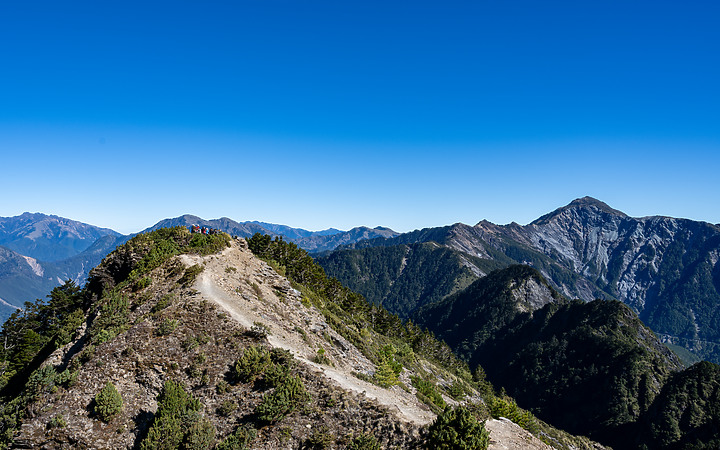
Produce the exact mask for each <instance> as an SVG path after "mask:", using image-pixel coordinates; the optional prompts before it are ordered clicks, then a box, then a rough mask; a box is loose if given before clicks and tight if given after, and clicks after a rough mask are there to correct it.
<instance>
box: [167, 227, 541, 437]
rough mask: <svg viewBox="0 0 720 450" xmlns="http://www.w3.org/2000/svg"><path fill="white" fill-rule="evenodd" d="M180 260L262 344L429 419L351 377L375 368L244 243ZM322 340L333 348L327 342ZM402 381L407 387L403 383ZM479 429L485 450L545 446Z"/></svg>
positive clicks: (419, 407) (494, 423)
mask: <svg viewBox="0 0 720 450" xmlns="http://www.w3.org/2000/svg"><path fill="white" fill-rule="evenodd" d="M181 259H182V260H183V262H184V263H185V264H186V265H192V264H202V265H204V266H205V270H203V272H202V273H201V274H200V275H199V276H198V279H197V280H196V282H195V285H194V288H195V289H196V290H197V291H198V292H199V295H200V296H201V297H202V298H204V299H206V300H207V301H210V302H213V303H215V304H217V305H219V306H220V307H221V308H222V309H223V310H224V311H226V312H227V313H228V314H229V316H230V317H232V318H233V319H234V320H236V321H238V322H239V323H240V324H241V325H243V326H244V327H247V328H250V327H252V326H253V324H254V323H256V322H261V323H263V324H264V325H265V326H266V327H267V328H268V329H269V330H270V335H268V341H269V342H270V344H271V345H273V346H274V347H280V348H283V349H286V350H289V351H290V352H292V353H293V355H294V356H295V357H296V358H297V359H298V360H300V361H301V362H302V363H303V364H306V365H307V366H309V367H311V368H312V369H313V370H315V371H317V372H320V373H322V374H324V375H325V377H327V378H328V379H330V380H332V381H333V382H334V383H335V384H337V385H338V386H340V387H341V388H343V389H345V390H348V391H354V392H356V393H362V394H365V396H367V397H368V398H371V399H374V400H376V401H377V402H378V403H380V404H382V405H385V406H387V407H388V408H389V409H390V410H391V411H395V413H396V414H397V415H398V417H400V418H401V419H403V420H405V421H407V422H411V423H415V424H417V425H425V424H429V423H431V422H432V421H433V420H434V419H435V414H433V413H432V412H431V411H430V410H429V408H428V407H427V406H426V405H424V404H422V403H421V402H420V401H419V400H417V397H415V395H412V394H410V393H408V392H405V391H403V390H402V389H401V388H399V387H397V386H394V387H393V388H391V389H383V388H381V387H379V386H376V385H374V384H371V383H368V382H365V381H363V380H360V379H358V378H357V377H355V376H354V375H353V372H359V373H364V374H366V375H370V374H372V373H373V372H374V371H375V366H374V365H373V364H372V362H370V361H369V360H368V359H367V358H366V357H365V356H363V355H362V353H360V351H359V350H358V349H357V348H356V347H355V346H354V345H352V344H351V343H350V342H348V341H347V340H346V339H345V338H343V337H342V336H340V335H339V334H338V333H336V332H335V331H333V330H332V328H330V326H329V325H328V324H327V323H326V322H325V319H324V317H323V316H322V314H320V313H319V312H318V311H317V310H316V309H315V308H308V307H305V306H304V305H303V304H302V303H301V302H300V299H301V298H302V295H301V294H300V292H298V291H296V290H295V289H293V288H292V286H290V283H289V282H288V280H287V279H286V278H284V277H282V276H280V275H278V274H277V273H276V272H275V271H274V270H273V269H272V268H271V267H270V266H269V265H268V264H267V263H265V262H264V261H262V260H260V259H258V258H256V257H255V256H254V255H253V254H252V253H251V252H250V251H249V250H248V249H247V247H246V244H245V241H244V240H236V241H233V243H232V246H231V247H230V248H228V249H226V250H224V251H223V253H222V255H221V256H217V255H215V256H208V257H198V256H189V255H182V256H181ZM328 337H329V338H330V340H332V342H333V343H334V345H331V344H329V342H328ZM319 348H324V349H325V350H326V355H327V356H328V357H329V358H330V360H331V361H332V362H333V365H334V367H330V366H327V365H320V364H316V363H315V362H313V361H312V359H313V357H314V356H315V355H316V352H317V349H319ZM405 376H406V377H407V375H405ZM404 381H406V384H407V385H410V382H409V380H404ZM485 426H486V428H487V429H488V431H489V432H490V446H489V447H488V448H490V449H491V450H506V449H536V450H545V449H550V448H551V447H549V446H548V445H546V444H545V443H543V442H542V441H540V440H539V439H538V438H536V437H535V436H533V435H531V434H530V433H528V432H527V431H525V430H523V429H522V428H520V427H519V426H518V425H516V424H514V423H512V422H511V421H509V420H507V419H501V420H493V419H490V420H488V421H487V423H486V425H485Z"/></svg>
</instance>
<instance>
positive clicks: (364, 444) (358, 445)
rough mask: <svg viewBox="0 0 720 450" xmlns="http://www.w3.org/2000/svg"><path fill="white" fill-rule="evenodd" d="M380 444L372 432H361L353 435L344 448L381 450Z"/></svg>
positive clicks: (348, 449)
mask: <svg viewBox="0 0 720 450" xmlns="http://www.w3.org/2000/svg"><path fill="white" fill-rule="evenodd" d="M381 449H382V447H380V444H379V443H378V441H377V439H375V436H373V435H372V434H365V433H362V434H360V435H358V436H355V437H354V438H353V440H352V441H350V444H348V446H347V449H346V450H381Z"/></svg>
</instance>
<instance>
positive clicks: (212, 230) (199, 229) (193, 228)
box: [190, 225, 220, 234]
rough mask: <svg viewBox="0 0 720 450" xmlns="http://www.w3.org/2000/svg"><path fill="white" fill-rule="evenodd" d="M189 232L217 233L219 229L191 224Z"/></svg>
mask: <svg viewBox="0 0 720 450" xmlns="http://www.w3.org/2000/svg"><path fill="white" fill-rule="evenodd" d="M190 232H191V233H200V234H219V233H220V230H218V229H216V228H210V227H201V226H200V225H193V226H191V227H190Z"/></svg>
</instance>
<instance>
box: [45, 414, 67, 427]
mask: <svg viewBox="0 0 720 450" xmlns="http://www.w3.org/2000/svg"><path fill="white" fill-rule="evenodd" d="M66 426H67V421H66V420H65V418H64V417H63V416H62V414H58V415H56V416H53V418H52V419H50V421H49V422H48V423H47V427H48V429H53V428H65V427H66Z"/></svg>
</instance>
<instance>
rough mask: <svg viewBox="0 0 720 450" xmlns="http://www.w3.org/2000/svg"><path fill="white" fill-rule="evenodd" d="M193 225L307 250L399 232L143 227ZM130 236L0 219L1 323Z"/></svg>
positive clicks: (34, 218)
mask: <svg viewBox="0 0 720 450" xmlns="http://www.w3.org/2000/svg"><path fill="white" fill-rule="evenodd" d="M192 225H199V226H205V227H209V228H215V229H218V230H221V231H224V232H226V233H229V234H231V235H234V236H240V237H250V236H252V235H254V234H255V233H261V234H269V235H271V236H274V237H282V238H283V239H285V240H286V241H291V242H295V243H296V244H297V245H299V246H300V247H301V248H304V249H306V250H308V251H327V250H332V249H334V248H336V247H337V246H339V245H345V244H352V243H354V242H357V241H358V240H361V239H370V238H375V237H392V236H396V235H397V234H398V233H396V232H394V231H392V230H390V229H388V228H382V227H378V228H374V229H371V228H367V227H358V228H353V229H352V230H348V231H340V230H335V229H329V230H324V231H318V232H312V231H307V230H303V229H300V228H292V227H288V226H285V225H275V224H268V223H264V222H242V223H241V222H236V221H234V220H232V219H228V218H226V217H223V218H220V219H213V220H205V219H202V218H200V217H197V216H193V215H183V216H180V217H176V218H172V219H165V220H162V221H160V222H158V223H156V224H155V225H153V226H151V227H149V228H147V229H146V230H144V231H150V230H156V229H159V228H165V227H173V226H186V227H189V226H192ZM132 236H133V235H122V234H120V233H118V232H116V231H113V230H110V229H107V228H100V227H96V226H93V225H88V224H85V223H81V222H78V221H74V220H70V219H66V218H63V217H58V216H52V215H46V214H40V213H24V214H21V215H19V216H15V217H0V321H4V320H5V319H6V318H7V317H9V316H10V314H12V312H13V311H15V310H17V308H19V307H22V305H23V304H24V303H25V302H27V301H34V300H35V299H36V298H43V297H44V296H45V295H47V293H48V291H49V290H50V289H52V288H53V287H55V286H58V285H60V284H61V283H62V282H64V281H65V280H68V279H69V280H73V281H75V282H76V283H78V284H83V283H84V282H85V280H86V279H87V276H88V271H89V270H90V269H91V268H93V267H95V266H96V265H97V264H98V263H100V261H101V260H102V259H103V258H104V257H105V256H106V255H107V254H108V253H110V252H111V251H112V250H114V249H115V248H116V247H117V246H118V245H120V244H123V243H124V242H126V241H127V240H128V239H130V238H131V237H132Z"/></svg>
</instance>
